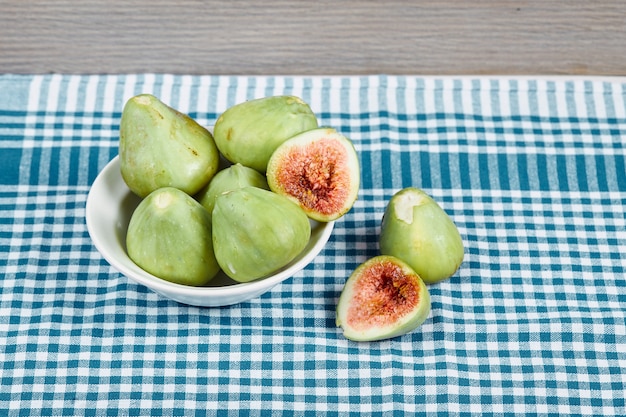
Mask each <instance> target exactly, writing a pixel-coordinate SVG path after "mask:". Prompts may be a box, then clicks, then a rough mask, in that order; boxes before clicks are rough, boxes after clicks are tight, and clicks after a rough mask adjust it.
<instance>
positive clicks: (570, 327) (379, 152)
mask: <svg viewBox="0 0 626 417" xmlns="http://www.w3.org/2000/svg"><path fill="white" fill-rule="evenodd" d="M141 92H150V93H153V94H155V95H156V96H158V97H159V98H161V99H162V100H163V101H164V102H166V103H169V104H170V105H172V106H173V107H176V108H178V109H179V110H181V111H183V112H185V113H188V114H190V115H191V116H192V117H194V118H195V119H196V120H198V121H199V122H200V123H201V124H204V125H206V126H210V125H212V124H214V123H215V120H216V119H217V117H218V116H219V115H220V114H221V112H223V111H224V110H225V109H226V108H227V107H229V106H231V105H233V104H235V103H238V102H241V101H244V100H246V99H250V98H255V97H261V96H268V95H275V94H284V93H287V94H294V95H297V96H300V97H302V98H303V99H304V100H305V101H307V102H308V103H309V104H310V105H311V107H312V109H313V110H314V111H315V112H316V114H317V115H318V117H319V120H320V124H322V125H327V126H332V127H335V128H337V129H338V130H339V131H341V132H342V133H343V134H345V135H346V136H348V137H349V138H350V139H352V140H353V142H354V143H355V146H356V149H357V151H358V152H359V155H360V158H361V163H362V187H361V192H360V196H359V200H358V201H357V203H356V204H355V206H354V207H353V209H352V210H351V211H350V212H349V213H348V214H347V215H346V216H344V217H343V218H342V219H341V220H339V221H338V222H337V224H336V226H335V230H334V232H333V235H332V236H331V239H330V241H329V242H328V244H327V245H326V247H325V248H324V250H323V251H322V252H321V254H320V255H319V256H318V257H317V258H316V259H315V260H314V261H313V263H312V264H310V265H309V266H308V267H307V268H306V269H304V270H303V271H301V272H300V273H298V274H297V275H296V276H294V277H293V278H291V279H289V280H287V281H286V282H284V283H283V284H281V285H279V286H277V287H274V288H273V289H272V290H271V291H270V292H268V293H266V294H264V295H262V296H260V297H259V298H256V299H253V300H251V301H249V302H244V303H241V304H238V305H234V306H231V307H223V308H198V307H191V306H187V305H183V304H179V303H176V302H173V301H169V300H168V299H165V298H163V297H162V296H159V295H157V294H155V293H153V292H152V291H150V290H148V289H146V288H145V287H143V286H141V285H139V284H136V283H135V282H134V281H130V280H129V279H127V278H126V277H124V276H122V275H121V274H120V273H119V272H118V271H117V270H115V269H114V268H113V267H111V266H110V265H109V264H108V263H107V262H106V261H104V260H103V258H102V257H101V256H100V254H99V253H98V251H97V250H96V249H95V248H94V246H93V245H92V243H91V240H90V238H89V235H88V233H87V229H86V225H85V218H84V216H85V201H86V197H87V193H88V191H89V188H90V184H92V182H93V181H94V179H95V177H96V175H97V174H98V173H99V172H100V170H101V169H102V168H103V167H104V166H105V165H106V163H107V162H109V161H110V160H111V159H112V158H113V157H114V156H115V155H116V154H117V152H118V129H119V121H120V115H121V110H122V106H123V104H124V102H125V101H126V100H127V99H128V98H129V97H131V96H132V95H135V94H138V93H141ZM0 155H1V157H0V158H1V163H0V415H3V416H4V415H8V416H18V415H19V416H27V415H28V416H45V415H54V416H60V415H87V416H91V415H93V416H108V415H146V416H147V415H152V416H158V415H164V416H194V415H197V416H200V415H207V414H208V415H214V414H219V415H221V414H223V415H260V414H262V413H263V412H265V411H275V412H277V414H287V415H403V414H409V415H411V414H433V415H456V416H469V415H481V416H502V415H519V416H522V415H524V416H548V415H570V416H591V415H604V416H618V415H620V416H624V415H626V404H625V396H626V394H625V390H626V215H625V214H624V213H625V208H626V80H624V79H618V78H614V79H606V78H604V79H600V78H569V79H568V78H561V77H559V78H548V77H545V78H541V77H537V78H515V77H513V78H500V77H493V78H489V77H475V78H472V77H412V76H384V75H377V76H354V77H299V76H298V77H287V76H267V77H228V76H172V75H154V74H126V75H110V76H108V75H107V76H104V75H89V76H78V75H58V74H57V75H41V76H16V75H8V74H6V75H0ZM407 186H416V187H419V188H423V189H424V190H426V191H427V192H428V193H429V194H430V195H432V196H433V197H434V198H435V199H436V200H437V201H438V202H439V203H440V205H441V206H442V207H443V208H444V209H445V210H446V211H447V212H448V213H449V214H450V216H451V217H452V218H453V219H454V221H455V223H456V224H457V226H458V227H459V230H460V232H461V235H462V237H463V240H464V242H465V246H466V255H465V261H464V263H463V264H462V265H461V267H460V269H459V270H458V272H457V273H456V274H455V275H454V276H453V277H452V278H451V279H449V280H447V281H444V282H441V283H439V284H434V285H431V286H430V287H429V291H430V293H431V297H432V311H431V313H430V315H429V317H428V319H427V320H426V322H425V323H424V324H423V325H422V326H421V327H420V328H418V329H417V330H416V331H414V332H412V333H410V334H407V335H404V336H401V337H398V338H395V339H392V340H386V341H380V342H371V343H356V342H350V341H348V340H346V339H345V338H344V337H343V336H342V334H341V332H340V329H338V328H337V327H336V326H335V307H336V303H337V299H338V296H339V294H340V291H341V289H342V288H343V284H344V282H345V280H346V278H347V277H348V276H349V275H350V273H351V272H352V271H353V270H354V268H355V267H356V266H357V265H358V264H360V263H361V262H363V261H364V260H366V259H367V258H369V257H371V256H374V255H376V254H378V244H377V236H378V232H379V230H380V229H379V227H380V221H381V217H382V213H383V210H384V208H385V206H386V204H387V202H388V200H389V198H390V197H391V196H392V194H393V193H394V192H396V191H398V190H399V189H401V188H403V187H407Z"/></svg>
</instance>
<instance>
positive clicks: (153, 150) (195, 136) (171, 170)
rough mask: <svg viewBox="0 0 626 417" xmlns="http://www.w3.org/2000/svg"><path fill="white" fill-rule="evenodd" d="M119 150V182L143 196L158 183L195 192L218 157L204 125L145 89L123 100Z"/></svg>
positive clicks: (216, 164)
mask: <svg viewBox="0 0 626 417" xmlns="http://www.w3.org/2000/svg"><path fill="white" fill-rule="evenodd" d="M119 156H120V168H121V173H122V178H123V179H124V182H125V183H126V185H128V188H130V189H131V191H133V192H134V193H135V194H137V195H138V196H139V197H142V198H143V197H146V196H147V195H148V194H150V193H151V192H152V191H154V190H156V189H157V188H161V187H175V188H178V189H180V190H182V191H184V192H185V193H187V194H189V195H194V194H195V193H197V192H198V191H199V190H200V189H201V188H202V187H204V186H205V185H206V184H207V183H208V182H209V181H210V180H211V178H213V175H215V173H216V172H217V170H218V167H219V162H220V156H219V152H218V149H217V146H216V145H215V141H214V140H213V136H212V135H211V133H210V132H209V131H208V130H207V129H206V128H204V127H203V126H201V125H199V124H198V123H197V122H196V121H195V120H193V119H192V118H190V117H189V116H187V115H185V114H182V113H180V112H179V111H177V110H175V109H173V108H171V107H169V106H168V105H166V104H165V103H163V102H161V101H160V100H159V99H158V98H156V97H154V96H152V95H150V94H140V95H137V96H134V97H132V98H130V99H129V100H128V101H127V102H126V104H125V105H124V109H123V111H122V118H121V121H120V145H119Z"/></svg>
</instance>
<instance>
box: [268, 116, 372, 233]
mask: <svg viewBox="0 0 626 417" xmlns="http://www.w3.org/2000/svg"><path fill="white" fill-rule="evenodd" d="M360 178H361V171H360V167H359V157H358V155H357V153H356V150H355V149H354V146H353V145H352V142H351V141H350V140H349V139H348V138H346V137H345V136H343V135H342V134H340V133H339V132H337V131H336V130H335V129H332V128H318V129H313V130H309V131H306V132H303V133H300V134H299V135H296V136H294V137H292V138H290V139H289V140H287V141H285V142H283V143H282V144H281V145H280V146H279V147H278V148H277V149H276V150H275V151H274V153H273V154H272V156H271V158H270V160H269V162H268V165H267V182H268V184H269V186H270V189H271V190H272V191H274V192H275V193H277V194H281V195H284V196H285V197H287V198H289V199H291V200H292V201H294V202H295V203H297V204H299V205H300V207H302V209H303V210H304V211H305V213H306V214H307V216H309V217H310V218H311V219H314V220H317V221H319V222H329V221H332V220H336V219H338V218H340V217H341V216H343V215H344V214H345V213H347V212H348V211H349V210H350V209H351V208H352V206H353V205H354V202H355V201H356V199H357V196H358V192H359V184H360Z"/></svg>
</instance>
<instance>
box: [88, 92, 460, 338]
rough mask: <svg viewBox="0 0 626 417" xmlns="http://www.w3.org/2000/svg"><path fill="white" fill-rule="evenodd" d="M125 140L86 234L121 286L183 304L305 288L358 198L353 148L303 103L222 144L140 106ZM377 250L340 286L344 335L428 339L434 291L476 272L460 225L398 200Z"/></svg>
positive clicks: (412, 194) (233, 124)
mask: <svg viewBox="0 0 626 417" xmlns="http://www.w3.org/2000/svg"><path fill="white" fill-rule="evenodd" d="M119 139H120V140H119V155H118V156H117V157H115V158H114V159H113V160H112V161H110V162H109V164H108V165H107V166H106V167H105V168H104V169H103V170H102V172H100V174H99V175H98V177H97V178H96V180H95V181H94V183H93V185H92V187H91V189H90V192H89V195H88V197H87V206H86V222H87V229H88V231H89V234H90V236H91V238H92V241H93V243H94V245H95V246H96V248H97V249H98V250H99V251H100V253H101V254H102V256H103V257H104V258H105V259H106V260H107V261H108V262H109V263H110V264H111V265H112V266H113V267H115V268H116V269H117V270H118V271H119V272H121V273H122V274H123V275H125V276H127V277H128V278H130V279H132V280H134V281H136V282H137V283H140V284H142V285H144V286H145V287H148V288H150V289H151V290H153V291H154V292H156V293H158V294H161V295H162V296H164V297H167V298H170V299H172V300H175V301H178V302H180V303H184V304H190V305H195V306H203V307H215V306H227V305H232V304H237V303H240V302H243V301H247V300H250V299H253V298H256V297H258V296H260V295H261V294H263V293H265V292H267V291H269V290H270V289H271V288H273V287H274V286H275V285H277V284H279V283H281V282H283V281H284V280H286V279H288V278H291V277H293V276H294V275H295V274H296V273H298V272H299V271H301V270H302V269H303V268H305V267H306V266H307V265H309V264H310V263H311V262H312V261H313V260H314V258H315V257H316V256H318V255H319V253H320V252H321V251H322V249H323V248H324V246H325V245H326V243H327V242H328V240H329V238H330V236H331V234H332V232H333V227H334V225H335V221H336V220H338V219H340V218H341V217H342V216H344V215H345V214H346V213H347V212H349V211H350V209H351V208H352V207H353V205H354V203H355V201H356V199H357V197H358V193H359V186H360V178H361V172H360V163H359V155H358V153H357V151H356V149H355V147H354V145H353V143H352V142H351V141H350V139H348V138H346V137H345V136H344V135H343V134H341V133H340V132H339V131H337V130H336V129H334V128H332V127H322V126H319V125H318V120H317V118H316V116H315V114H314V112H313V111H312V110H311V108H310V106H309V105H308V104H307V103H306V102H304V101H303V100H302V99H300V98H298V97H294V96H270V97H262V98H257V99H253V100H248V101H245V102H241V103H238V104H235V105H234V106H232V107H230V108H228V109H226V110H225V111H224V112H223V113H222V114H221V115H220V116H219V117H218V118H217V120H216V122H215V125H214V126H213V129H212V131H211V130H209V129H208V128H206V127H204V126H202V125H200V124H199V123H198V122H197V121H196V120H194V119H192V118H191V117H190V116H188V115H186V114H183V113H181V112H179V111H178V110H176V109H174V108H172V107H170V106H168V105H167V104H165V103H163V102H161V101H160V100H159V99H158V98H157V97H155V96H153V95H150V94H140V95H137V96H135V97H132V98H130V99H129V100H128V101H127V102H126V104H125V105H124V108H123V111H122V117H121V120H120V138H119ZM378 239H379V240H378V243H379V251H380V253H379V254H378V255H376V256H373V257H370V258H369V259H365V260H364V261H359V262H360V263H357V265H358V266H357V267H356V268H355V270H354V271H353V272H352V274H351V275H350V276H349V277H336V278H337V279H338V280H340V281H341V282H342V284H343V289H342V291H341V294H340V295H339V297H338V300H337V306H336V324H337V326H338V327H340V328H341V329H342V331H343V336H344V337H345V338H347V339H350V340H353V341H363V342H368V341H375V340H381V339H389V338H393V337H397V336H401V335H404V334H406V333H409V332H411V331H413V330H415V329H416V328H417V327H419V326H420V325H421V324H422V323H423V322H424V321H425V320H426V319H427V318H428V316H429V314H430V310H431V303H430V294H429V291H428V288H427V286H428V285H431V284H436V283H438V282H441V281H443V280H445V279H447V278H449V277H451V276H452V275H453V274H454V273H455V272H456V271H457V269H458V268H459V267H460V265H461V263H462V261H463V256H464V248H463V241H462V239H461V235H460V234H459V231H458V229H457V227H456V225H455V224H454V222H453V221H452V219H451V218H450V217H449V216H448V215H447V213H446V212H445V211H444V210H443V209H442V208H441V207H440V206H439V204H438V203H437V202H436V201H435V200H434V199H433V198H432V197H430V196H429V195H428V194H427V193H426V192H425V191H423V190H421V189H419V188H416V187H413V186H408V187H406V188H403V189H401V190H399V191H397V192H396V193H395V194H394V195H393V196H392V197H391V198H390V200H389V202H388V204H387V206H386V209H385V212H384V213H383V216H382V219H381V228H380V235H379V237H378Z"/></svg>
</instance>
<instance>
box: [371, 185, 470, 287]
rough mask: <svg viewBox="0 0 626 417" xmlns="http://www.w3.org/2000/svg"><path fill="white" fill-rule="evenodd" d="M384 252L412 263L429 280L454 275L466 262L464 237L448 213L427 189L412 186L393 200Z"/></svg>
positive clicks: (384, 234) (385, 220)
mask: <svg viewBox="0 0 626 417" xmlns="http://www.w3.org/2000/svg"><path fill="white" fill-rule="evenodd" d="M379 238H380V242H379V243H380V252H381V253H382V254H384V255H392V256H395V257H397V258H400V259H402V260H403V261H404V262H406V263H407V264H409V265H410V266H411V268H413V270H414V271H415V272H417V273H418V274H419V276H420V277H421V278H422V279H423V280H424V282H425V283H427V284H432V283H436V282H439V281H442V280H444V279H446V278H449V277H450V276H452V275H453V274H454V273H455V272H456V271H457V269H458V268H459V266H460V265H461V263H462V262H463V256H464V250H463V240H462V239H461V235H460V234H459V230H458V229H457V227H456V225H455V224H454V222H453V221H452V219H451V218H450V217H449V216H448V214H447V213H446V212H445V211H444V210H443V209H442V208H441V207H440V206H439V205H438V204H437V202H436V201H435V200H433V199H432V198H431V197H430V196H429V195H428V194H426V193H425V192H424V191H422V190H420V189H417V188H414V187H408V188H405V189H403V190H400V191H399V192H397V193H396V194H394V196H393V197H392V198H391V200H390V201H389V204H388V205H387V208H386V210H385V213H384V215H383V220H382V225H381V232H380V237H379Z"/></svg>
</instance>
